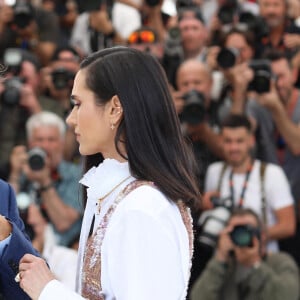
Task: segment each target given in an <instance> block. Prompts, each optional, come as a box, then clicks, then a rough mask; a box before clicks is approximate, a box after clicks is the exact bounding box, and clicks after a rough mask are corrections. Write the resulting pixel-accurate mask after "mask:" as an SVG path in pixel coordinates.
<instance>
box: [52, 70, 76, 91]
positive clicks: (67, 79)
mask: <svg viewBox="0 0 300 300" xmlns="http://www.w3.org/2000/svg"><path fill="white" fill-rule="evenodd" d="M51 77H52V82H53V85H54V87H55V88H56V89H57V90H62V89H64V88H67V87H70V88H71V84H73V80H74V77H75V74H74V73H73V72H70V71H69V70H67V69H65V68H58V69H55V70H54V71H53V72H52V73H51Z"/></svg>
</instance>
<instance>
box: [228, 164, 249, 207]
mask: <svg viewBox="0 0 300 300" xmlns="http://www.w3.org/2000/svg"><path fill="white" fill-rule="evenodd" d="M253 165H254V163H253V162H251V164H250V165H249V166H248V168H247V172H246V176H245V181H244V184H243V187H242V191H241V195H240V198H239V202H238V207H242V206H243V204H244V197H245V193H246V190H247V187H248V181H249V177H250V174H251V171H252V169H253ZM229 188H230V194H231V200H232V203H234V186H233V170H232V171H231V172H230V175H229Z"/></svg>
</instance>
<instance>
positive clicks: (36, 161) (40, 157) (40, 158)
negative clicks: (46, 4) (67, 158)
mask: <svg viewBox="0 0 300 300" xmlns="http://www.w3.org/2000/svg"><path fill="white" fill-rule="evenodd" d="M46 156H47V154H46V152H45V151H44V150H43V149H41V148H38V147H35V148H32V149H31V150H30V151H29V152H28V164H29V166H30V168H31V169H32V170H34V171H39V170H41V169H43V168H44V166H45V159H46Z"/></svg>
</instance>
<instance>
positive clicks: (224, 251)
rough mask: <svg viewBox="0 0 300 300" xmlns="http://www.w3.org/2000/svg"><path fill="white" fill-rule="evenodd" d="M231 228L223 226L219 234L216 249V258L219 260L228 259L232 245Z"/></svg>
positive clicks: (226, 260)
mask: <svg viewBox="0 0 300 300" xmlns="http://www.w3.org/2000/svg"><path fill="white" fill-rule="evenodd" d="M230 231H231V228H230V227H226V228H224V229H223V230H222V231H221V232H220V235H219V240H218V246H217V249H216V259H217V260H218V261H220V262H223V263H226V262H228V260H229V257H230V252H231V251H232V250H233V248H234V245H233V242H232V240H231V238H230V235H229V233H230Z"/></svg>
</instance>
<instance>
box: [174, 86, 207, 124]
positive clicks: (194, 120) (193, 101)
mask: <svg viewBox="0 0 300 300" xmlns="http://www.w3.org/2000/svg"><path fill="white" fill-rule="evenodd" d="M182 99H183V100H184V106H183V110H182V112H181V113H180V115H179V119H180V121H181V122H186V123H188V124H191V125H197V124H199V123H201V122H202V121H203V120H204V117H205V97H204V95H203V94H202V93H200V92H198V91H196V90H190V91H189V92H187V93H185V94H184V95H183V96H182Z"/></svg>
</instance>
